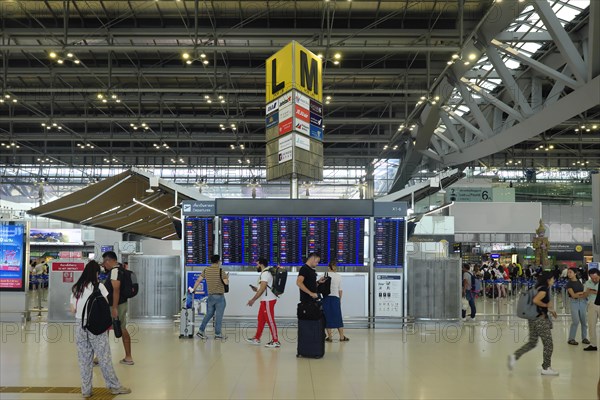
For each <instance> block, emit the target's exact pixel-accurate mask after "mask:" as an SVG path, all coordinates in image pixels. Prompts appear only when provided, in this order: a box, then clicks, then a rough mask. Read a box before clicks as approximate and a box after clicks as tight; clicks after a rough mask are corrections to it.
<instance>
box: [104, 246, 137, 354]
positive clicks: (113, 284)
mask: <svg viewBox="0 0 600 400" xmlns="http://www.w3.org/2000/svg"><path fill="white" fill-rule="evenodd" d="M102 266H103V267H104V268H105V269H106V270H107V271H108V273H109V276H108V278H107V279H106V281H105V282H104V285H105V286H106V289H107V290H108V302H109V304H110V305H111V313H112V317H113V319H118V320H119V321H120V322H121V330H122V331H123V348H124V349H125V358H123V359H122V360H120V361H119V363H121V364H125V365H134V364H135V363H134V362H133V357H131V336H130V335H129V331H128V330H127V310H128V308H129V306H128V302H127V297H125V296H123V295H122V293H121V281H122V280H123V273H124V269H123V267H122V266H121V265H120V264H119V262H118V261H117V254H116V253H115V252H114V251H107V252H106V253H104V254H102Z"/></svg>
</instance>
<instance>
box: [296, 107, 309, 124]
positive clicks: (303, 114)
mask: <svg viewBox="0 0 600 400" xmlns="http://www.w3.org/2000/svg"><path fill="white" fill-rule="evenodd" d="M295 109H296V110H295V113H294V116H295V117H296V119H297V120H298V119H299V120H301V121H304V122H310V112H309V111H308V110H307V109H306V108H302V107H300V106H299V105H296V106H295Z"/></svg>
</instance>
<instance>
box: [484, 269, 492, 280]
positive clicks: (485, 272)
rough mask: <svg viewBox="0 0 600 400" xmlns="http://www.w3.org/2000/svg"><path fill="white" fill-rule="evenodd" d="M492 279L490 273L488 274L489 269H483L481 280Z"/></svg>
mask: <svg viewBox="0 0 600 400" xmlns="http://www.w3.org/2000/svg"><path fill="white" fill-rule="evenodd" d="M491 279H492V274H490V271H489V270H485V271H484V273H483V280H485V281H489V280H491Z"/></svg>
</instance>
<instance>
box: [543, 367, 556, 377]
mask: <svg viewBox="0 0 600 400" xmlns="http://www.w3.org/2000/svg"><path fill="white" fill-rule="evenodd" d="M542 375H549V376H558V371H555V370H553V369H552V368H546V369H542Z"/></svg>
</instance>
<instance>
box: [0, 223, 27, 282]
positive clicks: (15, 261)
mask: <svg viewBox="0 0 600 400" xmlns="http://www.w3.org/2000/svg"><path fill="white" fill-rule="evenodd" d="M25 246H26V237H25V225H23V224H15V223H14V222H8V221H7V222H0V290H6V291H23V290H25V284H24V282H25V251H26V249H25Z"/></svg>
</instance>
